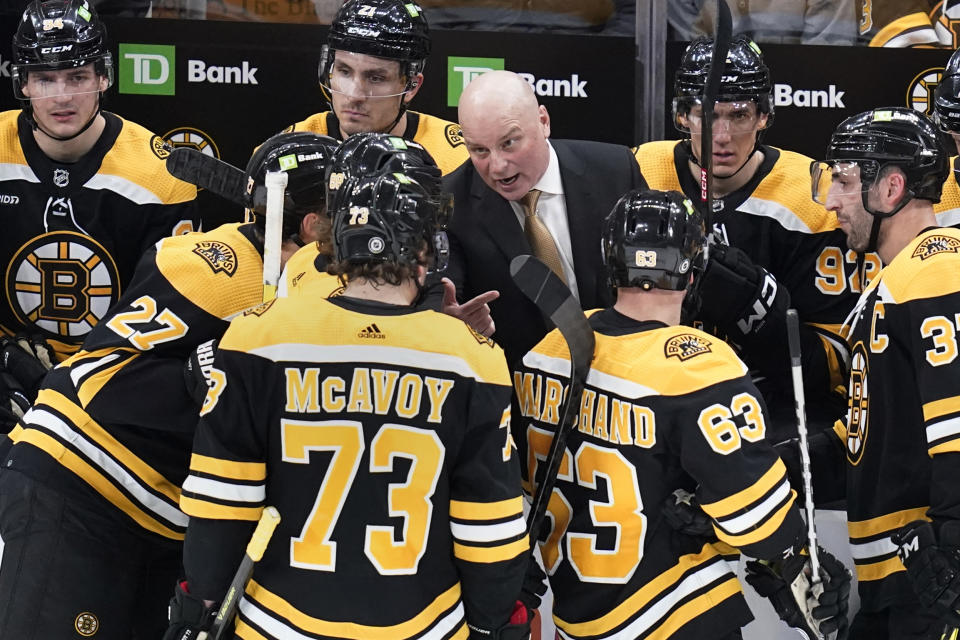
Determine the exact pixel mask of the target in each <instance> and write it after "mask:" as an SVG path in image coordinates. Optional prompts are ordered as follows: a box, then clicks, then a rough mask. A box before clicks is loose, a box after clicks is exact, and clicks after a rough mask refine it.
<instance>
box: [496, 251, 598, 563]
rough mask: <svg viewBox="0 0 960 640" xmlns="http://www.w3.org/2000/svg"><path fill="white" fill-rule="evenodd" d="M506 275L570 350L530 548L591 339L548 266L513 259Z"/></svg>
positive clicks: (531, 522) (530, 526) (576, 405)
mask: <svg viewBox="0 0 960 640" xmlns="http://www.w3.org/2000/svg"><path fill="white" fill-rule="evenodd" d="M510 275H511V276H512V277H513V282H514V284H516V285H517V287H518V288H519V289H520V291H522V292H523V295H525V296H527V297H528V298H529V299H530V300H531V301H532V302H533V303H534V304H535V305H537V307H538V308H539V309H540V312H541V313H542V314H543V316H544V317H545V318H549V319H550V321H551V322H552V323H553V325H554V326H555V327H556V328H557V329H559V330H560V333H561V335H563V339H564V340H565V341H566V342H567V349H568V350H569V351H570V387H569V388H568V390H567V399H566V402H564V404H563V410H562V411H561V412H560V421H559V422H558V423H557V431H556V433H555V434H554V436H553V441H552V442H551V443H550V451H549V453H548V454H547V459H546V469H545V471H544V475H543V481H542V482H541V483H540V486H539V487H538V489H537V492H536V494H535V495H534V497H533V505H532V506H531V507H530V515H529V519H528V520H527V533H529V535H530V543H531V547H535V546H536V541H537V538H538V537H539V534H540V527H541V526H542V525H543V519H544V517H545V516H546V513H547V504H548V503H549V502H550V495H551V494H552V493H553V487H554V485H555V484H556V482H557V472H558V471H559V470H560V462H561V461H562V460H563V452H564V448H565V447H566V443H567V436H568V435H569V434H570V431H571V429H572V428H573V422H574V419H575V417H576V416H577V414H578V413H579V411H580V399H581V397H582V396H583V387H584V384H586V381H587V373H588V372H589V371H590V363H591V362H592V361H593V347H594V344H595V338H594V336H593V329H592V328H590V323H589V322H587V317H586V316H585V315H583V310H582V309H580V303H578V302H577V299H576V298H575V297H574V296H573V294H572V293H570V287H568V286H567V285H566V284H565V283H564V282H563V281H562V280H560V278H558V277H557V275H556V274H555V273H554V272H553V271H551V270H550V267H548V266H547V265H545V264H543V263H542V262H540V261H539V260H537V259H536V258H534V257H533V256H528V255H523V256H517V257H516V258H514V259H513V260H512V261H511V262H510ZM533 480H534V478H531V482H532V481H533Z"/></svg>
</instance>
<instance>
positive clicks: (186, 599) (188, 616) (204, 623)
mask: <svg viewBox="0 0 960 640" xmlns="http://www.w3.org/2000/svg"><path fill="white" fill-rule="evenodd" d="M216 615H217V608H216V607H208V606H206V605H205V604H204V602H203V600H201V599H200V598H198V597H196V596H194V595H191V593H190V592H189V590H188V587H187V583H186V581H184V582H181V583H180V584H178V585H177V590H176V593H174V595H173V597H172V598H171V599H170V606H169V608H168V609H167V619H168V620H169V622H170V626H169V627H167V631H166V633H164V634H163V640H205V639H206V637H207V635H208V633H207V632H208V631H210V627H212V626H213V618H214V617H215V616H216Z"/></svg>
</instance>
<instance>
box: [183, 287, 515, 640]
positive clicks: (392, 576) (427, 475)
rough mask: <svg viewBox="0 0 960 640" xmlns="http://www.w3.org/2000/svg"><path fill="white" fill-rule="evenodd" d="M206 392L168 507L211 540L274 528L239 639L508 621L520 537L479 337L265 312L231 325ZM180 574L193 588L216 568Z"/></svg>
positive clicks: (201, 563) (448, 633)
mask: <svg viewBox="0 0 960 640" xmlns="http://www.w3.org/2000/svg"><path fill="white" fill-rule="evenodd" d="M212 377H213V379H214V380H215V381H216V382H215V384H214V386H213V387H211V390H210V392H209V393H208V395H207V400H206V402H205V403H204V408H203V410H202V411H201V420H200V424H199V426H198V431H197V437H196V440H195V442H194V452H193V458H192V460H191V463H190V476H189V477H188V478H187V481H186V482H185V484H184V486H183V496H182V498H181V506H182V507H183V510H184V512H185V513H187V514H188V515H190V516H191V518H203V519H205V520H204V527H205V528H206V529H208V530H209V528H210V526H212V523H215V522H216V521H218V520H219V521H221V523H222V526H224V527H229V526H230V524H232V522H231V521H236V520H250V521H256V520H257V519H258V518H259V516H260V513H261V511H262V509H263V507H264V506H265V505H272V506H275V507H276V508H277V509H278V510H279V512H280V515H281V517H282V520H281V522H280V524H279V527H278V528H277V530H276V532H275V533H274V535H273V538H272V540H271V542H270V545H269V546H268V548H267V550H266V554H265V555H264V557H263V560H262V561H261V562H259V563H258V564H257V566H256V568H255V570H254V574H253V579H252V580H251V581H250V584H249V586H248V587H247V590H246V593H245V595H244V597H243V601H242V602H241V604H240V613H239V618H238V622H237V630H236V633H237V635H238V636H239V637H241V638H245V639H248V640H253V639H257V640H261V639H263V638H267V639H270V640H280V639H286V638H293V637H311V638H318V639H320V638H324V639H325V638H354V639H357V640H368V639H373V638H383V639H384V640H386V639H390V640H402V639H404V638H438V639H441V638H442V639H446V638H463V639H465V638H467V636H468V635H469V634H468V630H467V627H466V623H465V620H466V619H469V616H471V612H482V613H486V614H488V615H490V616H491V617H494V616H496V617H498V618H499V619H501V620H502V621H504V622H505V621H506V619H507V617H508V616H509V615H510V612H511V609H512V606H513V603H514V601H515V598H516V595H517V593H519V589H520V585H521V583H522V580H523V575H524V572H525V568H526V561H527V557H528V551H529V539H528V537H527V535H526V528H525V522H524V519H523V515H522V496H521V490H520V471H519V463H518V461H517V458H516V456H515V453H514V449H513V445H512V441H511V438H510V429H509V424H510V406H509V405H510V395H511V387H510V378H509V373H508V371H507V368H506V363H505V361H504V357H503V352H502V351H501V350H500V348H499V347H497V346H495V344H494V343H493V342H492V341H491V340H489V339H488V338H484V337H483V336H480V335H478V334H476V333H474V332H473V331H471V330H470V329H469V328H468V327H467V326H466V325H465V324H463V323H462V322H460V321H459V320H456V319H454V318H450V317H448V316H445V315H442V314H438V313H436V312H433V311H422V312H417V311H414V310H413V309H411V308H410V307H397V306H394V305H386V304H382V303H378V302H370V301H359V300H357V299H354V298H346V297H343V296H341V297H337V298H332V299H330V300H316V299H307V298H304V297H302V296H301V297H288V298H277V299H276V300H274V301H273V302H272V303H269V304H267V305H264V307H263V308H261V309H258V310H257V311H256V312H254V313H250V314H247V315H246V316H245V317H243V318H239V319H238V320H236V321H235V322H234V323H233V324H232V325H231V327H230V329H229V330H228V331H227V333H226V334H225V335H224V337H223V340H222V341H221V342H220V347H219V351H218V352H217V356H216V362H215V365H214V369H213V372H212ZM206 519H209V520H206ZM218 539H219V536H218ZM224 553H225V556H224V557H227V558H229V557H232V556H231V555H230V554H229V550H225V552H224ZM189 560H190V556H187V561H188V564H187V566H186V570H187V575H188V577H189V578H190V580H191V582H198V583H204V582H208V579H207V578H205V577H204V576H205V574H208V573H210V572H211V571H215V568H214V567H213V566H212V564H213V563H214V562H216V559H211V558H200V559H198V561H197V562H196V563H190V562H189ZM318 594H320V597H318ZM492 612H496V614H493V613H492ZM477 615H479V614H477ZM471 622H473V623H474V624H476V618H474V619H472V620H471ZM481 626H482V625H481Z"/></svg>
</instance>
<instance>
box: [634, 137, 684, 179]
mask: <svg viewBox="0 0 960 640" xmlns="http://www.w3.org/2000/svg"><path fill="white" fill-rule="evenodd" d="M678 144H680V143H679V142H677V141H676V140H659V141H657V142H647V143H646V144H642V145H640V146H639V147H637V148H636V149H634V153H633V155H634V156H635V157H636V159H637V164H639V165H640V173H641V174H643V178H644V180H646V181H647V185H648V186H649V187H650V188H651V189H659V190H661V191H669V190H673V191H682V189H681V188H680V179H679V178H678V177H677V169H676V167H675V166H674V163H673V149H674V147H676V146H677V145H678Z"/></svg>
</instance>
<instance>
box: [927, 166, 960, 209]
mask: <svg viewBox="0 0 960 640" xmlns="http://www.w3.org/2000/svg"><path fill="white" fill-rule="evenodd" d="M950 166H951V167H953V171H951V172H950V175H949V176H947V179H946V181H945V182H944V183H943V191H942V193H941V194H940V202H938V203H936V204H935V205H933V212H934V213H935V214H936V216H937V224H939V225H940V226H942V227H960V184H958V183H957V171H960V156H953V157H952V158H950Z"/></svg>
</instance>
